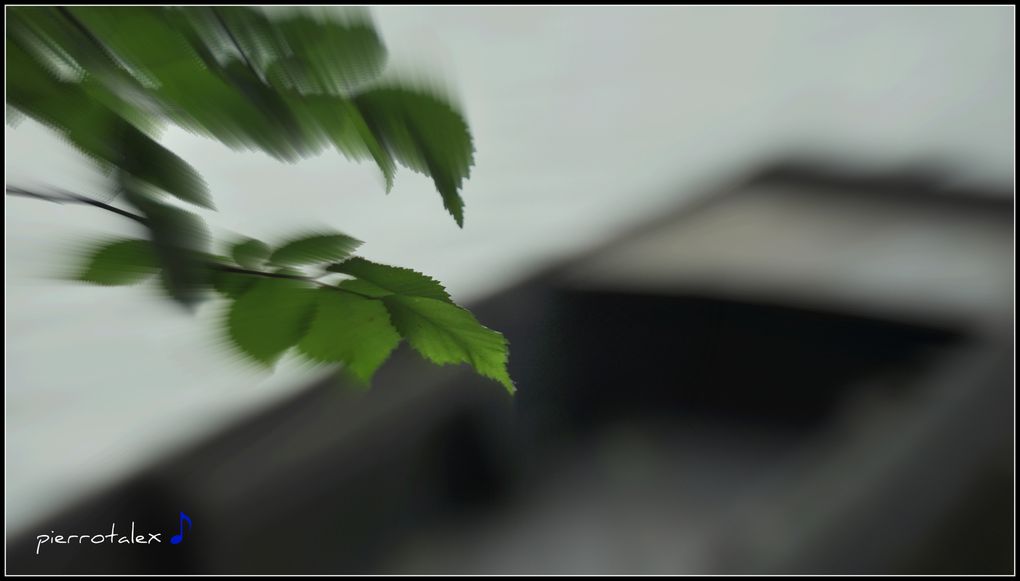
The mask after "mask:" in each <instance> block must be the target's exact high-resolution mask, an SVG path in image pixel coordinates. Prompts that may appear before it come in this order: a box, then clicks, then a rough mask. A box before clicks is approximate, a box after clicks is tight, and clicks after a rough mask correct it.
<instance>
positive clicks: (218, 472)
mask: <svg viewBox="0 0 1020 581" xmlns="http://www.w3.org/2000/svg"><path fill="white" fill-rule="evenodd" d="M372 13H373V15H374V17H375V19H376V23H377V26H378V28H379V30H380V33H381V34H382V36H383V38H384V40H385V42H386V44H387V46H388V48H389V51H390V55H391V56H390V58H391V63H392V64H391V69H394V71H395V72H394V74H416V73H421V72H422V71H424V72H425V73H427V74H428V75H429V76H433V77H435V76H438V77H440V78H444V79H447V81H448V84H449V85H450V86H451V87H453V89H454V92H455V94H456V95H457V96H458V99H459V102H460V103H461V104H462V106H463V108H464V111H465V113H466V116H467V119H468V122H469V124H470V126H471V129H472V132H473V134H474V138H475V143H476V147H477V154H476V167H475V168H474V171H473V172H472V176H471V179H470V180H469V181H468V182H467V183H466V186H465V188H464V191H463V193H464V197H465V201H466V203H467V206H466V214H467V220H466V225H465V228H464V229H463V230H460V229H457V228H456V227H454V226H453V225H452V224H451V223H450V220H449V217H448V216H446V215H445V213H444V212H443V210H442V208H441V207H440V206H439V204H437V203H436V200H435V193H434V191H433V186H432V185H431V183H429V181H428V180H427V179H426V178H424V177H422V176H418V175H416V174H411V173H410V172H407V171H404V172H400V173H398V176H397V181H396V185H395V187H394V189H393V192H392V193H391V194H390V195H389V196H385V195H383V193H382V190H383V187H382V184H381V183H380V180H379V179H378V177H377V175H376V173H377V170H376V169H375V168H374V167H372V166H371V165H370V164H367V163H366V164H361V165H358V164H354V163H351V162H349V161H347V160H344V159H342V158H339V157H337V156H335V155H323V156H320V157H317V158H313V159H309V160H304V161H303V162H301V163H299V164H295V165H286V164H283V163H279V162H276V161H274V160H272V159H271V158H269V157H268V156H265V155H262V154H256V153H239V152H234V151H230V150H229V149H227V148H226V147H225V146H222V145H220V144H218V143H216V142H213V141H211V140H206V139H202V138H199V137H196V136H194V135H190V134H187V133H185V132H183V131H177V130H171V131H169V132H168V133H167V134H166V136H165V139H164V140H163V143H164V145H166V146H167V147H168V148H170V149H171V150H173V151H175V152H176V153H178V154H179V155H181V157H183V158H184V159H185V160H186V161H188V162H189V163H191V164H192V165H194V167H196V169H198V170H199V171H200V172H201V174H202V175H203V176H204V177H205V179H206V180H207V182H208V183H209V186H210V190H211V192H212V193H213V196H214V198H215V200H216V204H217V206H218V208H219V210H220V211H219V212H205V213H203V217H204V218H206V219H207V220H208V222H209V224H210V225H211V226H213V227H214V228H215V229H216V231H217V232H234V231H240V232H245V233H246V234H249V235H253V236H256V237H262V238H266V239H279V238H281V237H284V236H286V235H288V234H289V233H291V232H293V231H294V230H296V229H299V228H304V227H306V226H307V225H308V224H309V222H310V221H312V222H315V221H318V222H319V223H321V224H322V225H328V226H330V227H333V228H336V229H339V230H341V231H344V232H348V233H350V234H352V235H354V236H356V237H358V238H360V239H362V240H366V241H368V244H366V245H365V246H364V247H363V249H362V254H363V255H364V256H366V257H367V258H370V259H373V260H379V261H382V262H387V263H393V264H399V265H402V266H407V267H412V268H414V269H416V270H420V271H423V272H426V273H429V274H431V275H433V276H435V277H436V278H438V279H439V280H442V281H443V282H444V283H445V284H446V286H447V288H448V289H449V290H450V292H451V294H452V295H453V297H454V298H455V299H456V300H457V301H458V302H460V303H462V304H466V305H468V306H469V307H471V308H472V310H473V311H474V312H475V313H476V315H477V316H478V318H479V319H480V320H481V321H482V322H483V323H484V324H486V325H487V326H489V327H492V328H494V329H497V330H500V331H501V332H503V333H504V334H505V335H506V336H507V338H508V339H509V340H510V343H511V354H510V371H511V374H512V375H513V376H514V378H515V380H516V381H517V385H518V389H519V391H518V395H517V396H516V397H514V398H512V399H511V398H509V397H507V396H506V395H505V393H504V392H503V391H502V390H501V388H499V387H498V386H497V385H496V384H493V383H491V382H487V381H485V380H483V379H479V378H476V377H475V376H473V375H471V374H470V373H467V372H463V371H462V370H458V369H452V368H433V367H430V366H429V365H427V364H425V363H422V362H420V361H418V360H417V358H416V357H415V356H413V354H411V353H410V352H407V351H405V350H404V349H403V348H402V349H401V350H400V351H399V352H398V353H396V354H395V356H394V358H393V359H392V360H391V361H389V362H388V363H387V364H386V365H385V366H384V368H383V369H382V370H381V372H380V374H379V375H378V378H377V379H376V380H375V382H374V387H373V389H372V390H371V391H369V392H361V391H357V390H354V389H352V388H351V387H350V386H348V385H345V384H344V383H343V382H342V381H341V380H338V379H336V378H334V377H332V375H331V373H330V372H328V371H324V370H322V369H316V368H311V367H308V366H305V365H303V364H302V363H300V362H298V361H297V360H285V361H283V363H282V364H281V365H280V366H279V367H278V368H277V370H276V372H275V373H273V374H272V375H268V374H266V373H265V372H261V371H257V370H254V369H252V368H251V367H249V366H246V365H244V364H243V363H240V362H238V361H237V360H236V359H235V358H233V357H231V355H230V353H229V351H228V350H227V347H226V346H225V344H224V342H223V340H222V338H221V337H219V336H218V332H219V327H218V326H217V325H216V324H215V323H216V322H217V321H218V320H219V317H221V316H222V311H221V309H219V308H218V307H217V305H216V304H214V303H211V304H206V305H203V306H202V307H201V308H200V309H199V311H198V312H197V313H196V314H195V315H194V316H192V317H188V316H185V315H182V314H181V313H180V312H179V311H178V310H177V309H175V308H173V306H172V305H170V304H164V303H165V301H160V300H158V299H157V298H156V297H155V289H152V292H142V291H140V289H139V288H94V287H87V286H83V285H75V284H70V283H67V282H63V281H60V280H57V277H58V275H59V274H60V273H61V272H62V269H63V268H65V267H66V264H70V263H72V262H73V260H74V259H75V255H74V254H73V249H74V248H76V244H77V243H78V241H80V240H81V239H83V238H89V237H95V236H97V235H103V234H107V233H126V232H127V231H128V228H129V225H125V224H123V223H122V220H121V219H120V218H119V217H117V216H107V215H104V214H103V213H100V212H93V211H90V210H89V209H84V208H76V207H62V206H56V205H53V204H45V203H41V202H38V201H35V200H25V199H13V198H7V199H6V200H5V205H6V210H7V212H6V218H5V231H6V244H5V248H6V258H7V266H6V287H5V300H6V303H5V306H6V326H7V352H6V356H7V358H6V361H7V366H6V369H7V371H6V379H7V387H6V390H5V396H6V406H5V419H6V422H5V426H6V427H5V435H6V441H7V444H6V447H5V469H6V470H5V472H6V478H5V492H6V526H7V555H8V559H9V560H8V570H9V572H12V573H20V572H83V573H84V572H93V573H100V572H138V573H168V572H176V573H350V572H369V573H398V572H401V573H811V572H813V573H878V572H885V573H950V572H962V573H1010V572H1012V571H1013V570H1014V565H1013V546H1014V542H1013V539H1014V537H1013V519H1014V504H1013V474H1014V444H1013V442H1014V431H1013V403H1014V391H1013V389H1014V388H1013V361H1014V360H1013V316H1014V312H1013V292H1014V291H1013V189H1014V182H1013V174H1014V166H1013V159H1014V140H1013V135H1014V134H1013V131H1014V129H1013V128H1014V123H1015V119H1014V83H1015V76H1014V56H1013V55H1014V33H1015V24H1014V17H1015V10H1014V9H1013V8H1012V7H942V6H939V7H900V8H895V7H892V8H886V7H860V8H849V7H847V8H838V7H783V8H767V7H740V8H735V7H733V8H729V7H628V8H621V7H489V8H486V7H378V8H373V9H372ZM5 131H6V133H5V138H6V141H7V148H6V154H5V171H6V180H7V183H8V184H9V185H12V184H17V185H21V186H33V185H45V186H56V187H62V188H66V189H69V190H72V191H77V192H81V193H86V194H88V193H89V192H90V191H100V190H99V188H101V186H102V183H103V182H102V179H101V176H99V175H98V174H96V173H95V171H94V170H93V169H92V168H91V166H89V165H88V164H87V163H86V162H85V161H83V160H82V159H81V158H79V157H77V156H76V154H75V153H74V152H73V151H72V150H70V149H69V148H68V147H67V146H66V145H65V144H64V143H63V142H62V141H61V140H60V139H59V138H57V137H56V136H54V135H53V134H51V133H49V132H47V130H46V129H45V128H43V127H42V126H40V125H38V124H34V123H33V122H30V121H25V122H23V123H22V124H20V125H19V126H18V127H17V128H16V129H12V128H11V127H10V126H8V127H7V129H6V130H5ZM65 263H66V264H65ZM143 288H144V287H143ZM180 511H183V512H186V513H187V514H189V515H190V516H191V518H192V519H193V521H194V528H193V530H192V531H191V533H192V535H191V536H190V537H189V539H188V542H187V543H185V544H183V545H182V546H181V547H180V548H181V551H176V552H174V553H172V554H170V552H168V551H167V550H165V549H166V548H165V547H164V548H163V550H158V549H159V548H158V547H155V548H136V549H137V550H131V551H125V550H122V549H123V548H122V547H117V546H97V547H90V546H85V547H81V548H80V549H79V548H77V547H72V546H66V547H60V548H59V549H60V550H56V549H54V550H53V551H50V552H49V553H48V554H47V555H46V558H45V559H40V558H37V557H36V555H35V554H34V552H35V536H36V535H38V534H41V533H46V532H49V531H50V530H56V529H60V530H66V531H71V530H73V531H74V532H77V531H79V530H87V531H91V530H93V529H95V530H101V529H104V528H108V526H109V523H111V522H117V523H119V524H118V528H119V527H120V526H122V524H126V523H128V522H130V521H135V522H137V523H138V524H139V526H140V528H143V529H150V530H155V529H159V530H167V531H171V530H172V531H173V532H176V530H175V529H176V526H177V518H176V515H177V514H178V512H180ZM143 525H144V526H143ZM166 536H169V534H168V535H166ZM168 555H169V556H168ZM171 557H172V558H171Z"/></svg>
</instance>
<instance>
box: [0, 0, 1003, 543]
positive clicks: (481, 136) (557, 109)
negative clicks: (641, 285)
mask: <svg viewBox="0 0 1020 581" xmlns="http://www.w3.org/2000/svg"><path fill="white" fill-rule="evenodd" d="M372 12H373V14H374V15H375V17H376V21H377V24H378V26H379V28H380V32H381V34H382V36H383V38H384V40H385V42H386V44H387V46H388V48H389V51H390V58H391V61H390V62H391V64H390V67H389V70H390V71H392V74H398V73H414V74H423V73H427V74H430V75H440V76H441V78H442V79H444V80H445V82H446V84H448V85H449V86H450V87H451V88H452V90H453V92H454V93H455V94H456V95H457V97H458V99H459V101H460V102H461V103H462V105H463V107H464V110H465V112H466V115H467V118H468V122H469V124H470V126H471V129H472V131H473V134H474V138H475V143H476V147H477V157H476V166H475V168H474V171H473V173H472V176H471V179H470V180H468V181H467V182H466V184H465V187H464V190H463V194H464V198H465V201H466V204H467V205H466V226H465V228H464V229H463V230H460V229H458V228H457V227H456V225H455V224H454V223H453V220H452V219H450V217H449V215H448V214H446V213H445V211H444V210H443V208H442V204H441V202H440V199H439V196H438V194H437V193H436V192H435V191H434V189H433V188H432V186H431V184H430V183H429V182H428V181H427V180H426V179H425V178H423V177H421V176H418V175H416V174H412V173H410V172H409V171H406V170H405V171H402V172H400V173H399V174H398V177H397V181H396V186H395V187H394V189H393V192H392V193H391V194H390V195H389V196H386V195H384V193H383V188H382V183H381V178H380V177H379V176H378V175H377V170H376V169H375V168H374V167H373V166H372V165H371V164H368V163H364V164H360V165H359V164H355V163H352V162H349V161H347V160H345V159H344V158H343V157H341V156H339V155H338V154H335V153H329V154H325V155H322V156H320V157H317V158H314V159H309V160H305V161H303V162H301V163H298V164H296V165H286V164H282V163H279V162H276V161H274V160H272V159H271V158H269V157H268V156H265V155H262V154H254V153H245V154H241V153H236V152H232V151H230V150H229V149H227V148H226V147H225V146H222V145H220V144H219V143H217V142H214V141H210V140H207V139H203V138H198V137H195V136H191V135H189V134H187V133H184V132H182V131H179V130H171V131H170V132H168V133H167V134H166V135H165V138H164V144H165V145H167V146H168V147H169V148H171V149H172V150H174V151H175V152H177V153H178V154H179V155H181V156H182V157H183V158H184V159H186V160H187V161H188V162H190V163H191V164H193V165H194V167H196V168H197V169H198V170H199V171H200V172H201V173H202V175H203V176H204V178H205V179H206V181H207V182H208V184H209V185H210V189H211V192H212V195H213V197H214V200H215V202H216V205H217V207H218V209H219V211H218V212H216V213H211V212H210V213H205V216H206V217H207V219H208V221H209V223H210V224H211V225H212V227H213V228H214V230H215V232H217V233H218V234H221V235H223V234H227V233H230V232H242V233H245V234H249V235H252V236H256V237H259V238H263V239H266V240H268V241H270V242H272V241H279V240H281V239H282V238H284V237H286V236H287V235H289V234H291V233H293V232H295V231H300V230H302V229H305V228H307V227H309V226H329V227H332V228H335V229H338V230H341V231H344V232H346V233H349V234H351V235H353V236H356V237H357V238H359V239H361V240H364V241H365V242H366V244H365V246H364V247H363V248H362V254H363V255H365V256H366V257H368V258H370V259H375V260H379V261H383V262H387V263H391V264H396V265H401V266H408V267H412V268H415V269H417V270H421V271H424V272H426V273H429V274H430V275H433V276H435V277H436V278H438V279H440V280H442V281H443V282H444V283H446V285H447V287H448V288H449V289H450V291H451V293H452V294H453V295H454V297H455V298H456V299H458V300H459V301H462V302H470V300H472V299H474V298H477V297H481V296H484V295H486V294H487V293H490V292H493V291H496V290H498V289H500V288H501V287H503V286H505V285H506V284H507V283H509V282H512V281H513V280H515V279H517V278H519V277H521V276H524V275H526V274H527V273H528V272H530V271H532V270H534V269H537V268H539V267H540V266H542V265H543V264H546V263H548V262H551V261H554V260H556V259H558V258H563V257H567V256H570V254H571V253H573V252H575V251H577V250H579V249H583V248H584V247H586V246H588V245H589V244H591V243H593V242H597V241H599V240H602V239H604V238H607V237H610V236H612V235H613V234H614V233H616V232H618V231H619V230H621V229H624V228H626V227H628V226H631V225H633V224H635V223H639V222H640V221H641V220H643V219H646V218H648V217H650V216H653V215H654V214H655V213H656V212H658V211H660V210H662V209H664V208H670V207H672V206H673V205H675V204H677V203H678V202H679V201H680V200H682V199H683V196H685V195H691V194H697V193H700V190H699V185H700V184H704V183H706V182H708V181H711V180H715V179H718V178H721V177H725V176H726V175H728V174H729V172H735V171H736V172H739V171H743V170H746V169H748V167H749V165H748V164H753V163H757V162H759V161H761V160H764V159H768V158H772V157H774V156H777V155H780V154H781V153H783V152H785V151H797V150H806V151H811V152H814V153H823V154H825V153H827V154H831V155H832V156H834V158H835V159H852V160H854V161H856V162H858V163H863V164H869V165H870V166H872V167H877V168H882V167H895V166H896V165H897V164H898V163H902V162H909V161H913V160H917V159H923V158H936V159H946V160H949V161H950V162H951V163H952V164H953V166H952V167H950V168H948V169H949V170H951V171H954V172H959V175H960V177H961V178H962V179H969V180H976V181H980V182H988V183H991V184H997V185H999V186H1006V187H1011V186H1012V179H1013V157H1014V151H1013V126H1014V114H1013V111H1014V102H1013V99H1014V92H1013V91H1014V89H1013V87H1014V82H1015V78H1014V73H1013V71H1014V57H1013V52H1014V51H1013V45H1014V40H1013V35H1014V24H1013V21H1014V15H1015V11H1014V9H1013V8H1012V7H956V8H954V7H927V8H925V7H900V8H895V7H893V8H888V7H845V8H836V7H787V8H761V7H758V8H748V7H744V8H727V7H625V8H623V7H621V8H614V7H496V8H491V7H442V8H430V7H381V8H374V9H372ZM5 136H6V141H7V148H6V151H7V153H6V158H5V162H6V163H5V166H6V167H5V170H6V174H7V183H8V184H10V185H20V186H26V187H31V186H38V185H56V186H61V187H64V188H66V189H69V190H74V191H79V192H82V193H87V194H89V193H90V194H97V195H101V194H102V189H101V184H102V182H101V180H100V179H99V178H98V177H97V174H96V173H95V172H94V171H93V170H92V169H91V168H90V167H89V166H88V165H87V164H86V163H85V162H83V161H82V160H81V159H80V158H79V157H77V156H76V154H74V153H73V152H71V151H69V149H68V148H67V147H66V146H65V145H64V144H63V142H62V141H61V140H60V139H59V138H57V137H55V136H54V135H53V134H51V133H49V132H47V131H46V130H45V129H43V128H42V127H41V126H39V125H36V124H34V123H32V122H25V123H23V124H21V125H20V126H19V127H18V128H17V129H12V128H11V127H9V126H8V127H7V129H6V133H5ZM5 205H6V210H7V213H6V222H5V225H6V245H5V251H6V258H7V268H6V289H5V290H6V292H5V296H6V304H5V306H6V332H7V351H6V363H7V365H6V379H7V384H6V385H7V387H6V391H5V395H6V409H5V412H6V424H5V425H6V436H7V438H6V464H5V467H6V503H7V515H8V521H7V524H8V526H9V527H11V528H12V529H17V528H19V527H22V526H26V525H28V524H30V522H31V521H32V520H33V519H34V518H38V516H40V515H41V513H44V512H49V511H52V510H56V509H58V508H59V507H60V506H62V505H63V504H64V503H66V502H69V501H71V500H72V499H74V498H76V497H78V496H79V495H81V494H84V493H87V492H89V491H92V490H95V489H97V488H98V487H101V486H103V485H104V484H108V483H110V482H112V481H115V480H116V479H117V478H118V477H121V476H123V475H124V474H126V473H128V472H129V471H130V470H132V469H134V468H136V467H138V466H140V465H143V464H145V463H148V462H152V461H153V460H154V459H158V458H159V456H160V454H163V453H165V452H166V451H168V450H173V449H177V448H179V447H181V446H185V445H187V444H188V443H189V442H193V441H195V440H196V439H199V438H201V437H202V436H203V435H205V434H209V433H212V432H215V431H216V430H218V429H221V428H222V427H224V426H225V424H226V423H227V422H229V421H231V419H234V418H239V417H243V415H245V414H246V413H250V412H251V411H252V410H253V409H257V408H260V407H263V406H266V405H270V404H271V403H272V402H274V401H278V400H280V399H281V398H285V397H287V395H288V394H291V393H293V392H294V390H296V389H300V388H301V387H303V386H305V385H307V384H308V383H309V382H310V380H312V379H313V378H315V377H317V376H318V375H319V374H321V373H322V370H321V369H320V370H316V369H313V368H310V367H307V366H304V365H302V364H301V363H300V362H298V361H295V360H289V361H285V362H284V363H283V364H282V365H281V366H280V367H279V368H278V369H277V371H276V372H275V373H274V374H272V375H270V374H267V373H265V372H261V371H258V370H255V369H253V368H251V367H249V366H246V365H245V364H243V363H241V362H239V360H238V359H237V357H235V356H232V355H231V354H230V353H229V352H228V351H227V349H226V348H225V347H224V345H223V340H222V339H221V337H220V335H219V332H220V328H219V327H218V326H217V325H216V321H217V318H218V317H219V316H220V314H221V309H220V306H221V305H219V304H215V303H211V304H208V305H206V306H205V307H203V309H202V310H201V311H200V312H199V313H198V315H197V316H188V315H185V314H183V313H182V312H180V311H178V310H177V309H176V308H175V307H174V306H173V305H171V304H169V303H165V302H162V301H160V300H158V299H157V298H156V297H155V296H153V292H152V290H151V289H149V288H147V287H144V286H143V287H138V288H134V287H128V288H93V287H87V286H83V285H78V284H73V283H68V282H64V281H60V280H56V278H55V277H56V276H58V275H59V274H60V272H61V268H64V267H66V265H68V264H73V258H74V255H73V252H74V250H75V248H76V245H77V244H78V242H79V241H80V240H83V239H90V238H96V237H102V236H105V235H117V234H127V233H130V232H132V225H131V224H130V223H129V222H127V221H125V220H124V219H122V218H118V217H117V216H113V215H107V214H104V213H103V212H101V211H98V210H93V209H90V208H84V207H74V206H59V205H55V204H47V203H43V202H38V201H33V200H23V199H6V200H5Z"/></svg>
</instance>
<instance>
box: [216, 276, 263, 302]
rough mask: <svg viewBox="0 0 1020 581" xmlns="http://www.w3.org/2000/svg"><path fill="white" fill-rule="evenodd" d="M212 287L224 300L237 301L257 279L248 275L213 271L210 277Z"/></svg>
mask: <svg viewBox="0 0 1020 581" xmlns="http://www.w3.org/2000/svg"><path fill="white" fill-rule="evenodd" d="M210 278H211V280H212V286H213V288H214V289H216V291H217V292H218V293H220V294H222V295H223V296H224V297H226V298H231V299H237V298H240V297H241V295H243V294H244V293H245V291H247V290H248V289H249V288H251V287H252V285H254V284H255V282H256V281H258V280H259V279H258V278H257V277H255V276H252V275H248V274H241V273H238V272H230V271H223V270H214V271H213V273H212V275H211V277H210Z"/></svg>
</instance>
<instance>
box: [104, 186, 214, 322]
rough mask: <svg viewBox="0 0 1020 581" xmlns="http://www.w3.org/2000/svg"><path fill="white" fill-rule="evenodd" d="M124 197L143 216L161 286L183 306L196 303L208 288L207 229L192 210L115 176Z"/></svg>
mask: <svg viewBox="0 0 1020 581" xmlns="http://www.w3.org/2000/svg"><path fill="white" fill-rule="evenodd" d="M118 177H119V181H120V185H121V191H122V192H123V193H124V197H125V199H126V200H127V201H128V202H129V203H130V204H131V205H133V206H134V207H135V208H137V209H138V210H139V211H140V212H141V214H142V215H143V216H144V217H145V220H146V226H147V227H148V229H149V239H150V240H151V241H152V247H153V250H154V252H155V255H156V260H157V261H158V263H159V266H160V267H161V268H162V280H163V288H164V289H165V290H166V292H167V294H169V295H170V298H172V299H173V300H175V301H177V302H178V303H180V304H182V305H184V306H189V307H190V306H191V305H194V304H195V303H197V302H198V301H199V300H200V299H201V298H202V294H203V292H204V291H205V290H206V289H208V286H209V275H210V271H209V268H208V264H207V262H208V256H209V254H208V252H207V246H208V243H209V232H208V229H207V228H206V225H205V222H204V221H203V220H202V219H201V218H200V217H198V216H196V215H195V214H192V213H191V212H187V211H184V210H182V209H180V208H177V207H175V206H171V205H169V204H166V203H163V202H162V201H160V200H158V199H156V198H154V197H153V196H152V195H151V192H150V191H148V190H147V189H146V188H145V187H144V185H142V184H140V183H139V182H138V181H137V180H135V179H134V178H132V177H131V176H128V175H125V174H123V173H121V174H120V175H119V176H118Z"/></svg>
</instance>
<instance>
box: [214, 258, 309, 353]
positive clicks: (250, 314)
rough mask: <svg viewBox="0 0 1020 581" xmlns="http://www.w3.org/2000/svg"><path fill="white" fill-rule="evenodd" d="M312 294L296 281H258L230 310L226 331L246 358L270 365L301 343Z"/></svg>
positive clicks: (271, 279) (305, 286) (269, 279)
mask: <svg viewBox="0 0 1020 581" xmlns="http://www.w3.org/2000/svg"><path fill="white" fill-rule="evenodd" d="M314 299H315V297H314V292H313V290H312V289H310V288H309V287H308V286H307V285H305V284H302V283H301V282H299V281H294V280H286V279H275V278H266V279H262V280H258V281H257V282H255V284H253V285H252V286H251V288H249V289H248V290H247V291H245V292H244V293H243V294H242V295H241V296H240V297H239V298H238V299H237V300H235V301H234V303H233V304H232V305H231V307H230V311H229V313H228V316H227V331H228V334H229V337H230V339H231V340H232V341H233V343H234V344H235V345H236V346H237V347H238V348H239V349H240V350H241V351H242V352H243V353H245V354H246V355H248V356H249V357H251V358H252V359H254V360H256V361H259V362H261V363H264V364H267V365H272V364H273V363H275V362H276V360H277V359H279V357H280V355H282V354H283V352H284V351H286V350H287V349H289V348H291V347H293V346H294V345H296V344H297V343H298V341H300V340H301V337H302V336H303V335H304V333H305V330H306V329H307V328H308V323H309V319H310V317H311V315H312V313H313V312H314V307H315V300H314Z"/></svg>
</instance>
